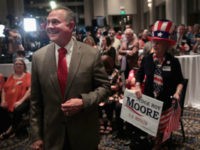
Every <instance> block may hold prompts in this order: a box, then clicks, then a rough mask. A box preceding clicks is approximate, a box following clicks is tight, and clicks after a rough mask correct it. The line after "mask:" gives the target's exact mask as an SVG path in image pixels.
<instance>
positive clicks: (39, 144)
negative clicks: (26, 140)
mask: <svg viewBox="0 0 200 150" xmlns="http://www.w3.org/2000/svg"><path fill="white" fill-rule="evenodd" d="M31 150H43V141H42V140H37V141H35V142H34V143H33V144H31Z"/></svg>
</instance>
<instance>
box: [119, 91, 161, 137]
mask: <svg viewBox="0 0 200 150" xmlns="http://www.w3.org/2000/svg"><path fill="white" fill-rule="evenodd" d="M162 106H163V102H161V101H158V100H156V99H154V98H152V97H149V96H146V95H142V98H141V99H138V98H137V97H136V95H135V93H134V92H133V91H131V90H128V89H126V90H125V92H124V99H123V104H122V109H121V114H120V117H121V118H122V119H123V120H125V121H127V122H129V123H130V124H132V125H134V126H136V127H137V128H139V129H141V130H142V131H144V132H146V133H148V134H150V135H152V136H156V135H157V130H158V125H159V121H160V116H161V112H162Z"/></svg>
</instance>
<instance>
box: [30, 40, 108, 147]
mask: <svg viewBox="0 0 200 150" xmlns="http://www.w3.org/2000/svg"><path fill="white" fill-rule="evenodd" d="M31 90H32V91H31V119H30V123H31V136H32V140H37V139H42V140H43V141H44V146H45V150H62V148H63V144H64V139H65V135H67V137H68V142H69V143H70V146H71V149H72V150H81V149H87V150H93V149H96V148H97V145H98V142H99V134H98V129H99V127H98V103H99V102H100V101H103V100H105V99H106V98H107V96H108V95H109V93H110V84H109V81H108V76H107V74H106V72H105V69H104V67H103V64H102V63H101V60H100V54H99V52H98V50H95V49H93V48H92V47H90V46H88V45H85V44H83V43H80V42H77V41H74V49H73V53H72V58H71V63H70V68H69V71H68V79H67V87H66V91H65V99H69V98H75V97H82V99H83V103H84V108H83V109H82V110H81V111H80V112H79V113H77V114H75V115H73V116H71V117H67V116H65V115H64V114H63V112H62V111H61V103H63V102H62V99H63V98H62V95H61V91H60V88H59V83H58V79H57V66H56V58H55V44H54V43H51V44H49V45H47V46H45V47H43V48H41V49H40V50H38V51H36V52H35V53H34V54H33V57H32V85H31Z"/></svg>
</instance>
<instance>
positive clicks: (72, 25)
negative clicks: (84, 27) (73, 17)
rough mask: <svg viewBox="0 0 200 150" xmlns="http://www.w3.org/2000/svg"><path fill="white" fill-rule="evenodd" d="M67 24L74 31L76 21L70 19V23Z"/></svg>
mask: <svg viewBox="0 0 200 150" xmlns="http://www.w3.org/2000/svg"><path fill="white" fill-rule="evenodd" d="M67 26H68V27H69V28H70V30H71V31H73V30H74V27H75V22H74V21H70V23H68V24H67Z"/></svg>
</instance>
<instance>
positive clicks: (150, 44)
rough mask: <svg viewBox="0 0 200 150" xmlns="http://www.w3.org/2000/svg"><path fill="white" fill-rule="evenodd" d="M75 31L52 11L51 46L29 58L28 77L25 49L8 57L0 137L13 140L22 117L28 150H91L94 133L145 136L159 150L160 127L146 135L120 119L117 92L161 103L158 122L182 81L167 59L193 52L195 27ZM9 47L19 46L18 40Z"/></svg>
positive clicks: (70, 18) (197, 49) (198, 40)
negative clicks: (10, 61) (10, 60)
mask: <svg viewBox="0 0 200 150" xmlns="http://www.w3.org/2000/svg"><path fill="white" fill-rule="evenodd" d="M74 28H75V20H74V13H73V12H72V11H71V10H70V9H68V8H65V7H61V8H56V9H53V10H52V11H51V12H50V13H49V15H48V17H47V25H46V31H47V35H48V37H49V39H50V41H51V42H50V44H48V45H46V46H44V47H42V48H40V49H39V50H37V51H36V52H35V53H34V54H33V56H32V71H31V74H30V73H28V72H27V71H26V63H25V60H24V53H23V52H22V51H24V49H17V52H16V54H15V56H14V57H13V69H14V70H13V72H14V73H13V74H11V75H10V76H9V77H8V78H7V79H6V80H5V77H4V76H3V75H2V74H0V92H1V93H0V94H1V107H0V116H1V118H4V119H5V121H4V122H5V127H3V126H2V127H1V129H0V132H1V134H0V140H4V139H6V138H8V137H10V136H15V135H17V134H18V133H19V127H18V123H19V122H21V121H23V117H22V115H23V114H24V113H27V112H28V113H29V114H30V115H29V117H30V135H31V141H32V144H31V149H33V150H42V149H48V150H50V149H72V150H75V149H88V150H90V149H91V150H93V149H97V148H98V141H99V133H101V134H108V133H111V132H112V133H116V136H118V137H120V138H127V137H128V138H133V137H132V136H138V137H139V136H140V135H145V137H146V138H145V139H146V140H151V141H152V143H153V144H152V147H154V148H155V149H159V148H160V146H161V145H162V143H163V138H164V133H165V130H166V128H167V125H166V123H163V122H160V125H159V129H158V134H157V136H156V137H155V138H152V137H150V136H149V135H147V134H145V133H144V132H142V131H140V130H139V129H137V128H135V127H134V126H133V125H131V124H129V123H126V122H124V121H123V120H122V119H121V118H120V112H121V107H122V103H123V94H124V91H125V89H126V88H127V89H130V90H132V91H133V92H135V93H136V96H137V98H141V97H142V94H145V95H148V96H150V97H153V98H155V99H157V100H159V101H162V102H164V105H163V110H162V115H161V119H162V116H163V115H164V114H165V115H166V113H167V112H170V111H172V110H171V108H172V107H173V106H174V104H175V103H178V101H180V96H181V92H182V88H183V80H184V77H183V75H182V71H181V66H180V63H179V61H178V59H176V58H175V57H174V55H177V54H178V55H179V54H189V53H190V52H193V53H200V25H199V24H195V25H194V26H188V27H187V26H185V25H183V24H181V25H178V26H177V27H176V26H175V25H174V24H173V22H171V21H169V20H158V21H156V22H155V24H153V25H152V26H151V27H150V28H149V29H144V30H143V31H141V33H139V34H136V33H135V32H134V30H133V28H132V27H131V26H130V25H127V26H126V27H125V29H124V31H121V30H116V29H115V28H113V27H109V28H99V29H98V30H97V31H96V33H95V34H93V32H92V31H89V30H88V31H87V32H86V34H84V35H83V34H80V33H77V34H76V33H74ZM18 39H19V38H18ZM18 41H19V40H18ZM16 44H18V46H19V48H23V46H22V44H21V42H20V41H19V42H18V43H16ZM15 49H16V48H15ZM9 52H11V51H9ZM172 97H173V98H172ZM99 124H100V126H99ZM133 132H134V133H137V134H134V135H133V134H131V133H133Z"/></svg>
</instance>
